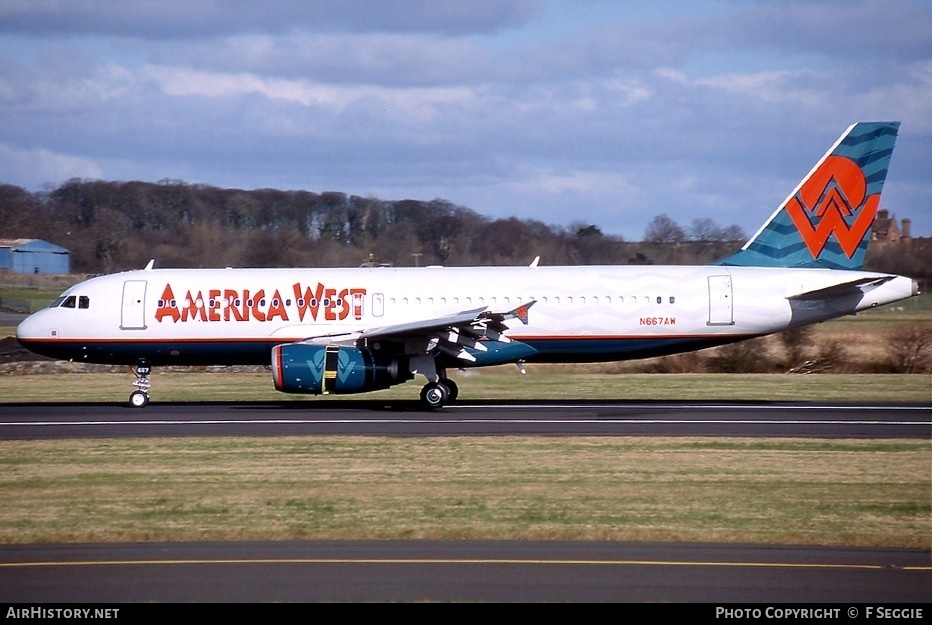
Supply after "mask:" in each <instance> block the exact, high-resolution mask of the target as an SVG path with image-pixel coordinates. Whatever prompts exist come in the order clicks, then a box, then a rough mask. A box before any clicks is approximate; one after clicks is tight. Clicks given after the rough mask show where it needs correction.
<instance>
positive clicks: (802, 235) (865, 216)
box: [718, 122, 900, 269]
mask: <svg viewBox="0 0 932 625" xmlns="http://www.w3.org/2000/svg"><path fill="white" fill-rule="evenodd" d="M899 127H900V123H899V122H860V123H857V124H853V125H852V126H851V127H849V128H848V130H846V131H845V133H844V134H843V135H842V136H841V137H840V138H839V139H838V141H837V142H836V143H835V145H833V146H832V148H831V149H830V150H829V151H828V152H826V153H825V156H823V157H822V159H821V160H820V161H819V162H818V163H817V164H816V166H815V167H813V169H812V171H810V172H809V175H807V176H806V177H805V178H804V179H803V181H802V182H800V183H799V186H797V187H796V189H795V190H794V191H793V193H791V194H790V196H789V197H788V198H786V200H785V201H784V202H783V204H781V205H780V207H779V208H778V209H777V210H776V212H774V214H773V215H771V216H770V219H769V220H768V221H767V223H765V224H764V225H763V226H762V227H761V229H760V230H758V231H757V233H756V234H755V235H754V236H753V237H751V240H750V241H748V242H747V243H745V245H744V247H742V248H741V250H739V251H738V252H736V253H735V254H732V255H731V256H729V257H728V258H726V259H724V260H722V261H720V262H719V263H718V264H720V265H741V266H749V265H750V266H761V267H827V268H833V269H860V268H861V267H862V266H863V264H864V255H865V253H866V252H867V243H868V240H869V239H870V232H871V225H872V224H873V223H874V217H876V215H877V209H878V207H879V206H880V192H881V190H882V189H883V182H884V179H885V178H886V177H887V167H888V166H889V164H890V156H891V154H892V153H893V144H894V143H895V142H896V134H897V131H898V130H899Z"/></svg>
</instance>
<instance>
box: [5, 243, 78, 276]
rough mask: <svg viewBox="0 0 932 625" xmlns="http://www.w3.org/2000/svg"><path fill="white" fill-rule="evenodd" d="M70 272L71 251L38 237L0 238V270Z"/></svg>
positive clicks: (40, 272) (43, 272) (46, 272)
mask: <svg viewBox="0 0 932 625" xmlns="http://www.w3.org/2000/svg"><path fill="white" fill-rule="evenodd" d="M3 270H6V271H12V272H15V273H33V274H68V273H71V252H69V251H68V250H66V249H65V248H63V247H59V246H57V245H54V244H52V243H49V242H48V241H42V240H40V239H0V271H3Z"/></svg>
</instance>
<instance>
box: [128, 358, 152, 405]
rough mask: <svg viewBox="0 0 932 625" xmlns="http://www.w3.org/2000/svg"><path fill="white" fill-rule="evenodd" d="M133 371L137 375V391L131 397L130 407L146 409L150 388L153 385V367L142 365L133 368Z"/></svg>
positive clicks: (134, 383) (135, 383) (135, 382)
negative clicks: (151, 376)
mask: <svg viewBox="0 0 932 625" xmlns="http://www.w3.org/2000/svg"><path fill="white" fill-rule="evenodd" d="M132 371H133V373H134V374H135V375H136V379H135V380H134V381H133V386H135V387H136V390H135V391H133V392H132V393H130V395H129V405H130V406H132V407H133V408H145V407H146V405H148V403H149V387H150V386H151V385H152V383H151V382H150V381H149V374H150V373H152V366H151V365H149V364H146V363H142V364H138V365H136V366H135V367H133V368H132Z"/></svg>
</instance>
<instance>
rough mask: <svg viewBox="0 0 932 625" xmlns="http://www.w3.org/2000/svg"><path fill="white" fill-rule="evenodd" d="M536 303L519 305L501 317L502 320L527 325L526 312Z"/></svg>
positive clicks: (534, 301) (532, 301) (535, 301)
mask: <svg viewBox="0 0 932 625" xmlns="http://www.w3.org/2000/svg"><path fill="white" fill-rule="evenodd" d="M536 303H537V300H531V301H530V302H528V303H527V304H521V305H520V306H518V307H517V308H515V309H514V310H509V311H508V312H506V313H505V314H504V315H502V319H518V320H519V321H520V322H521V323H523V324H524V325H527V323H528V310H529V309H530V308H531V306H533V305H534V304H536Z"/></svg>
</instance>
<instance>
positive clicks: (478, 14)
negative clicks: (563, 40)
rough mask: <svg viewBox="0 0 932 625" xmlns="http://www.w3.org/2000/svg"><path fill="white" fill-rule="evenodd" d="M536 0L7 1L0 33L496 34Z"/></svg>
mask: <svg viewBox="0 0 932 625" xmlns="http://www.w3.org/2000/svg"><path fill="white" fill-rule="evenodd" d="M540 4H541V3H540V2H538V1H536V0H473V1H472V2H461V1H457V0H404V1H402V2H371V1H370V0H340V1H338V2H301V1H295V0H264V1H263V2H253V1H252V0H198V1H197V2H189V1H188V0H158V1H151V2H126V1H125V0H69V1H68V2H60V1H59V0H5V2H3V3H2V4H0V31H6V32H15V33H24V34H31V35H39V36H53V35H61V34H68V35H74V34H81V35H87V34H90V35H107V36H115V37H135V38H141V39H172V40H174V39H186V38H194V37H217V36H224V35H230V34H238V33H254V32H272V33H286V32H291V31H294V30H305V31H313V32H328V31H343V32H436V33H444V34H465V33H494V32H497V31H499V30H500V29H503V28H509V27H514V26H516V25H520V24H523V23H526V22H527V21H528V20H529V19H530V18H531V17H532V16H533V15H534V14H535V13H536V12H537V11H539V10H540Z"/></svg>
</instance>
